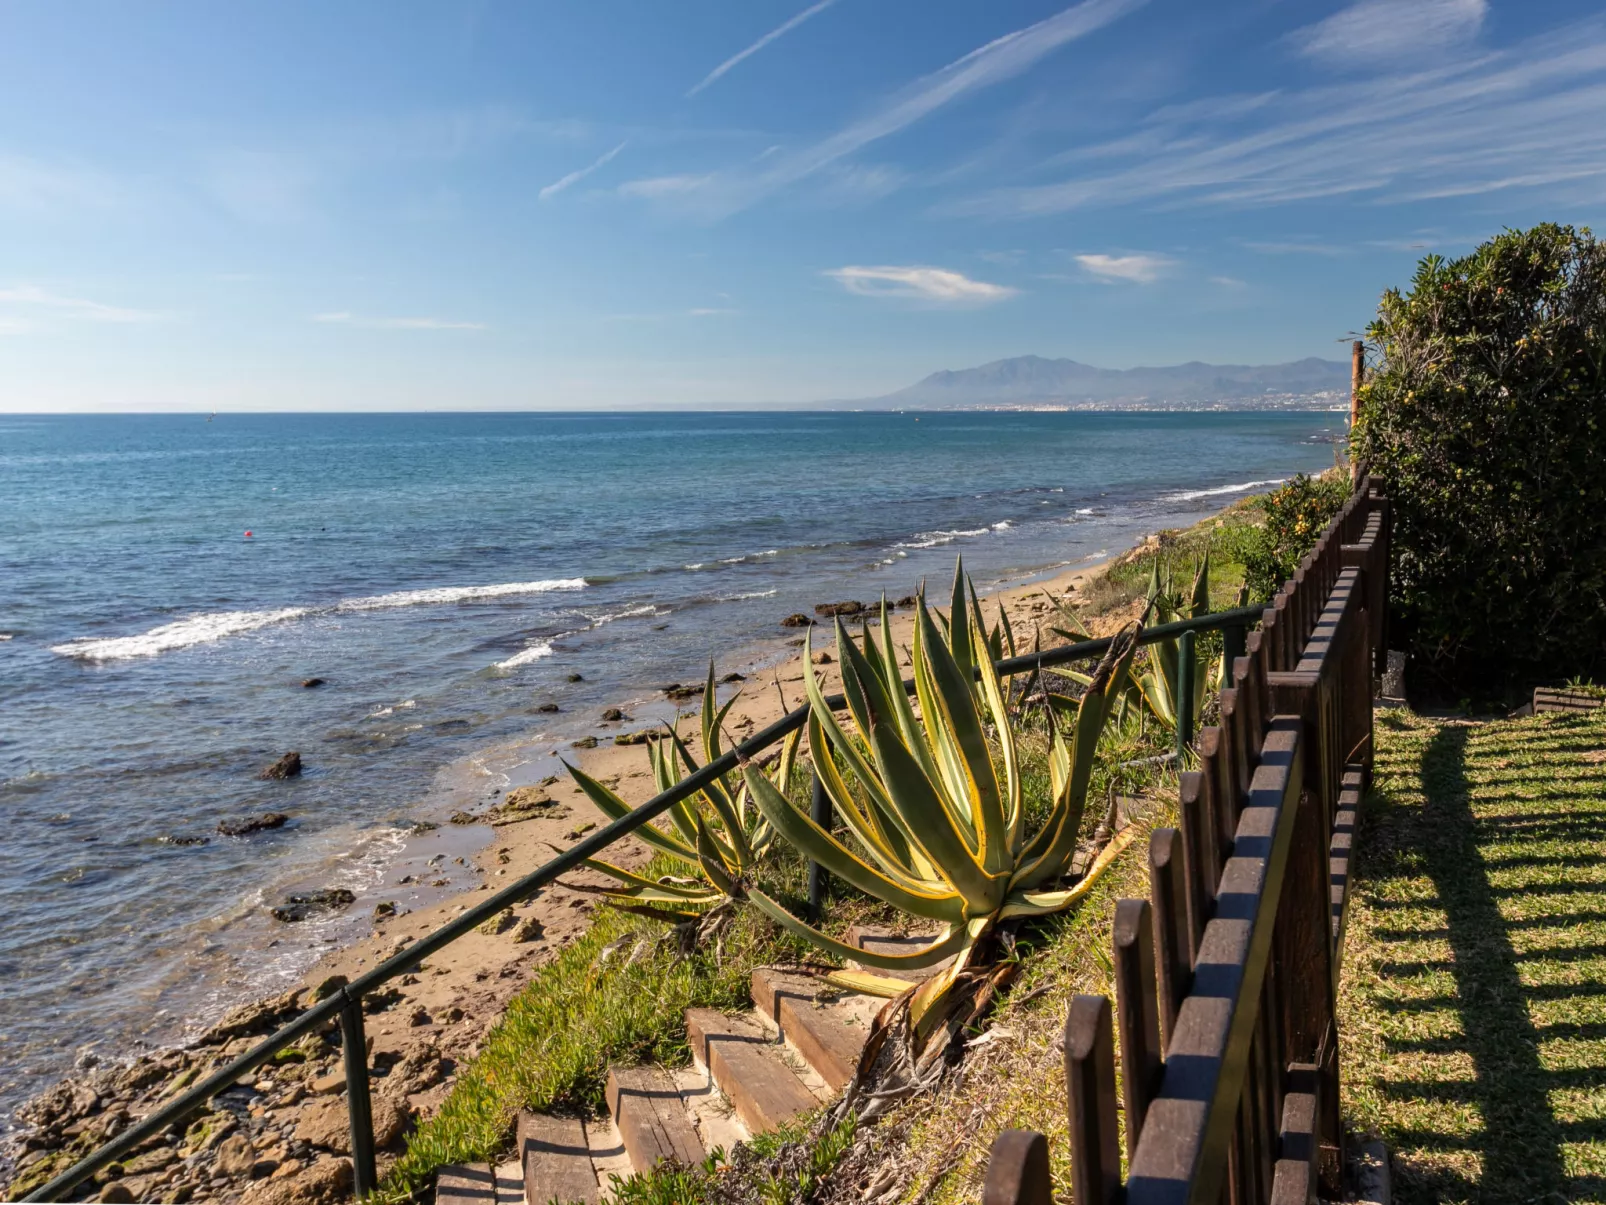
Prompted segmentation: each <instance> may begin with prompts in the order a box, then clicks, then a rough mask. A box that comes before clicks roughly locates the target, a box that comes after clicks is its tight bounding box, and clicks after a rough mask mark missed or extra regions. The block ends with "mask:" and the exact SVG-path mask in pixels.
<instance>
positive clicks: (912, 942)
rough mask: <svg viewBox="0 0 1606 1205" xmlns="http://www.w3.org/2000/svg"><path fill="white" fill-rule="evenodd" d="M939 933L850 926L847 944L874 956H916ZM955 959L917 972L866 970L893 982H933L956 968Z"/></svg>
mask: <svg viewBox="0 0 1606 1205" xmlns="http://www.w3.org/2000/svg"><path fill="white" fill-rule="evenodd" d="M940 936H941V934H940V933H892V932H890V931H888V930H886V929H878V928H873V927H871V926H868V925H850V926H849V927H848V934H847V937H848V945H850V946H857V947H858V948H859V949H861V950H869V951H870V952H871V953H874V954H913V953H914V952H915V951H916V950H919V949H921V948H923V947H925V946H929V945H930V944H931V943H932V942H933V941H935V940H936V939H937V938H938V937H940ZM953 962H954V956H953V955H952V954H950V955H949V956H948V957H947V958H944V959H943V960H942V961H941V962H939V963H936V964H935V965H933V966H929V967H921V968H919V969H918V970H908V971H884V970H882V969H881V968H880V967H865V968H864V969H865V970H867V971H871V972H873V973H874V974H877V975H890V976H891V977H892V978H894V979H909V980H914V981H924V980H927V979H930V978H931V977H932V976H933V975H935V974H936V973H937V972H938V971H946V970H947V969H948V968H949V967H950V966H952V965H953Z"/></svg>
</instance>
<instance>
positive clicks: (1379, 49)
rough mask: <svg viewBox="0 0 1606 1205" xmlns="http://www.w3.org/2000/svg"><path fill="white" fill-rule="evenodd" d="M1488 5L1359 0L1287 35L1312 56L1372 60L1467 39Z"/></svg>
mask: <svg viewBox="0 0 1606 1205" xmlns="http://www.w3.org/2000/svg"><path fill="white" fill-rule="evenodd" d="M1488 11H1489V3H1488V0H1359V3H1356V4H1352V5H1350V7H1348V8H1346V9H1342V10H1340V11H1339V12H1336V13H1334V14H1333V15H1332V16H1331V17H1328V18H1327V19H1326V20H1324V21H1318V22H1317V23H1316V24H1314V25H1307V26H1306V27H1305V28H1304V29H1301V30H1297V31H1296V32H1295V33H1294V34H1293V35H1292V41H1293V43H1294V45H1296V46H1297V47H1299V50H1300V52H1301V53H1302V54H1305V55H1307V56H1309V57H1310V58H1313V59H1320V60H1323V61H1325V62H1329V63H1338V64H1345V65H1349V64H1355V65H1360V66H1372V65H1376V64H1377V63H1378V62H1379V61H1380V60H1383V59H1393V58H1398V57H1401V56H1404V55H1412V56H1419V55H1421V54H1422V53H1424V52H1425V51H1431V50H1438V49H1442V48H1444V47H1447V46H1459V45H1461V44H1463V43H1465V42H1467V41H1470V40H1471V39H1472V38H1473V37H1475V36H1476V35H1477V32H1478V30H1479V29H1480V28H1481V27H1482V25H1483V18H1484V17H1485V16H1486V15H1487V13H1488Z"/></svg>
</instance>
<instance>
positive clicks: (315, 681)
mask: <svg viewBox="0 0 1606 1205" xmlns="http://www.w3.org/2000/svg"><path fill="white" fill-rule="evenodd" d="M323 683H324V680H323V679H322V678H307V679H305V680H304V681H303V682H302V683H301V685H302V686H304V687H305V688H306V689H308V690H312V689H313V688H314V687H317V686H322V685H323Z"/></svg>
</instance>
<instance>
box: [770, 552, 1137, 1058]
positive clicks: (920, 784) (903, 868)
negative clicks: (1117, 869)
mask: <svg viewBox="0 0 1606 1205" xmlns="http://www.w3.org/2000/svg"><path fill="white" fill-rule="evenodd" d="M917 608H918V609H917V613H916V615H915V617H914V621H915V626H914V639H913V646H912V652H911V661H912V664H913V670H914V674H913V677H914V688H915V696H916V698H917V700H918V703H919V710H918V712H917V711H916V710H915V707H914V706H913V705H912V704H911V703H910V701H909V699H908V696H907V694H906V693H905V692H904V688H903V683H902V680H901V677H900V671H899V668H898V660H897V658H898V654H897V650H896V649H895V648H894V646H893V644H892V641H891V635H890V625H889V624H888V623H887V611H886V608H885V604H884V602H883V609H882V616H883V621H882V632H881V641H880V642H879V643H878V642H877V641H876V639H875V638H874V637H872V636H871V635H870V634H869V632H868V630H866V632H865V634H864V636H863V638H862V640H860V641H859V642H855V641H854V640H853V639H852V638H851V637H850V636H849V635H848V633H847V631H846V629H845V628H844V627H843V626H842V625H841V623H838V624H837V625H836V637H837V649H838V652H839V658H838V659H839V661H840V663H841V665H842V681H843V694H844V697H845V699H846V703H847V711H848V713H849V717H850V718H849V720H848V721H847V722H846V723H844V722H843V721H841V720H839V719H838V718H837V716H836V715H835V714H834V713H833V712H832V709H831V708H830V707H829V706H828V705H827V704H826V701H825V696H824V692H823V691H822V689H821V687H820V684H819V681H818V679H817V677H816V675H815V673H814V669H813V657H812V655H809V656H806V659H805V663H804V674H803V677H804V683H805V690H806V692H807V695H808V699H809V719H808V724H807V732H808V742H809V753H810V756H811V757H812V759H813V761H814V766H815V770H816V772H817V773H818V774H819V776H820V782H821V785H822V786H823V788H824V790H825V792H826V793H827V795H829V796H830V798H831V800H832V801H833V803H834V804H835V805H836V814H837V816H838V817H839V818H840V820H841V822H842V823H843V824H844V825H845V827H846V828H847V830H848V833H849V834H850V836H849V837H848V838H847V840H849V841H851V842H853V843H855V844H856V846H857V848H852V847H850V846H849V845H848V844H845V843H844V841H843V840H839V839H838V838H837V836H836V835H834V834H832V833H830V832H827V831H826V830H825V829H824V828H822V827H821V826H820V825H818V824H816V823H814V821H813V820H812V818H810V817H809V816H808V815H807V814H806V813H805V812H804V810H803V809H802V808H801V807H799V806H797V805H795V804H793V803H792V802H791V801H790V800H789V799H788V798H786V796H785V795H784V794H783V793H782V792H780V791H777V790H776V789H775V788H774V787H773V785H772V784H770V783H769V782H768V781H767V780H766V779H765V778H764V776H763V775H762V774H760V773H758V771H757V768H756V767H754V766H751V765H748V766H746V767H745V772H746V780H747V789H748V793H749V795H750V796H751V798H752V800H753V802H754V803H755V804H756V805H757V807H758V809H759V810H760V811H761V812H762V813H763V814H764V816H765V818H766V819H767V820H768V822H769V824H770V826H771V828H773V829H774V830H775V831H776V832H777V833H778V834H779V835H780V836H781V837H782V838H784V839H785V840H787V841H789V842H791V843H792V844H793V845H795V846H796V847H797V848H798V850H799V852H801V853H802V854H803V855H804V856H805V857H806V858H809V859H811V860H812V861H814V862H817V863H819V864H820V865H821V866H822V867H823V868H824V869H826V870H827V871H828V872H830V873H832V874H835V875H837V876H838V877H840V878H842V879H844V880H845V881H847V882H848V883H850V884H852V885H853V886H855V887H857V888H859V889H860V890H861V891H865V892H867V893H869V894H870V895H873V896H875V897H876V898H878V899H880V900H882V901H884V902H886V903H889V904H891V905H892V906H893V907H896V908H898V909H899V910H900V911H903V912H905V913H908V914H910V915H913V916H924V917H930V918H932V919H936V920H941V921H944V922H946V923H947V925H948V928H947V929H946V931H945V932H944V933H943V934H942V936H941V937H940V938H938V939H936V940H934V941H933V942H932V943H931V944H930V945H928V946H926V947H925V948H924V949H922V950H918V951H915V952H914V953H912V954H898V955H881V954H872V953H870V952H869V951H865V950H858V949H854V948H853V947H850V946H847V945H845V944H844V943H842V942H840V941H837V940H836V939H834V938H831V937H828V936H826V935H825V934H824V933H821V932H820V931H819V930H818V929H816V928H814V927H813V926H812V925H809V924H807V923H806V922H804V921H802V920H800V919H799V918H797V917H796V916H793V915H791V914H790V913H788V912H787V911H786V910H785V909H784V908H782V907H781V906H780V905H779V904H778V903H776V902H775V900H773V899H771V898H770V897H769V896H767V895H765V894H763V893H762V892H760V891H758V890H755V889H749V892H748V898H749V900H750V901H751V902H752V903H753V905H754V906H755V907H757V908H758V909H760V911H762V912H763V913H764V914H765V915H767V916H769V917H770V918H771V919H773V920H774V921H775V922H776V923H777V924H779V925H781V926H782V927H783V928H785V929H787V930H788V931H789V932H792V933H794V934H796V935H798V936H800V937H802V938H804V939H805V940H807V941H809V942H811V943H812V944H813V945H815V946H816V947H818V948H820V949H822V950H825V951H827V952H828V953H831V954H834V955H836V956H838V957H840V958H844V959H850V960H852V961H855V962H858V963H860V964H863V965H865V966H870V967H876V968H879V969H883V970H894V971H895V970H897V969H899V968H900V967H904V968H916V967H923V966H931V965H934V964H935V963H937V962H940V961H941V960H943V959H945V958H947V957H949V956H950V955H952V956H953V958H954V961H953V965H952V966H950V967H948V968H947V969H945V970H944V971H942V972H941V973H940V974H938V975H935V976H933V977H932V978H931V979H930V980H928V981H927V982H926V983H924V984H922V985H921V986H920V987H919V988H918V989H917V990H916V991H915V992H914V993H913V995H912V996H911V1003H910V1007H911V1015H912V1016H913V1017H914V1018H915V1020H916V1022H917V1025H918V1024H919V1023H920V1022H921V1020H922V1018H924V1019H925V1024H926V1025H927V1026H928V1027H929V1026H940V1025H941V1024H943V1022H942V1020H941V1016H940V1015H939V1014H941V1013H942V1010H940V1009H937V1007H936V1006H937V1004H938V1002H939V1001H942V1000H943V999H944V998H945V997H946V994H947V993H948V991H949V989H950V988H951V987H952V986H953V984H954V983H955V982H956V981H957V979H958V977H959V976H960V975H961V974H963V973H964V972H965V971H966V970H967V969H968V968H969V967H970V966H971V963H972V961H973V959H974V958H975V957H976V956H977V952H978V949H979V948H980V947H979V943H982V942H984V941H986V940H987V939H988V937H989V935H990V934H991V932H992V930H993V928H994V926H995V925H996V924H997V923H998V922H999V921H1000V920H1005V919H1010V918H1012V917H1025V916H1038V915H1043V914H1045V913H1047V912H1051V911H1058V910H1061V909H1064V908H1067V907H1070V906H1072V905H1073V904H1074V903H1075V902H1076V901H1077V900H1078V899H1080V898H1083V897H1084V896H1085V895H1086V893H1087V891H1088V890H1089V888H1090V887H1091V885H1092V881H1093V880H1094V879H1095V878H1096V876H1097V875H1098V874H1101V873H1103V871H1104V869H1105V867H1107V866H1108V865H1109V864H1110V862H1111V861H1112V860H1113V859H1114V858H1115V857H1116V856H1117V855H1118V854H1119V852H1120V850H1121V849H1122V848H1124V847H1125V845H1126V843H1127V842H1128V841H1130V840H1131V832H1130V831H1129V832H1128V833H1127V835H1125V836H1122V837H1121V838H1119V839H1118V840H1117V841H1116V842H1114V843H1112V844H1111V846H1110V848H1108V849H1106V850H1105V852H1104V853H1103V854H1101V855H1100V856H1099V858H1098V859H1096V860H1095V862H1094V863H1093V865H1092V866H1091V867H1090V868H1089V871H1088V874H1086V875H1084V876H1083V878H1082V880H1081V881H1079V882H1076V883H1073V884H1070V885H1067V886H1059V884H1061V883H1062V882H1063V881H1064V880H1065V877H1066V875H1067V873H1068V871H1069V867H1070V862H1071V857H1072V855H1073V854H1074V853H1075V852H1076V845H1077V838H1078V835H1079V831H1080V828H1081V822H1082V816H1083V813H1084V812H1085V810H1086V799H1087V792H1088V788H1089V782H1090V780H1091V776H1092V772H1093V764H1094V754H1095V751H1096V748H1097V745H1098V741H1099V737H1100V734H1101V733H1102V732H1103V730H1104V727H1105V724H1106V723H1107V721H1108V719H1109V716H1110V713H1111V711H1112V710H1113V708H1114V705H1115V702H1116V700H1117V699H1118V698H1119V697H1120V696H1121V694H1122V692H1123V691H1124V690H1125V689H1126V685H1127V682H1128V675H1129V672H1130V668H1131V663H1132V657H1133V654H1134V653H1135V651H1136V648H1137V632H1138V630H1139V625H1136V624H1134V625H1132V626H1131V627H1129V628H1127V629H1126V630H1125V631H1123V632H1122V633H1121V634H1120V635H1119V636H1118V637H1117V638H1116V639H1115V640H1114V641H1113V642H1112V646H1111V648H1110V650H1109V653H1108V654H1107V655H1106V657H1105V658H1104V660H1103V661H1102V662H1101V663H1100V665H1099V668H1098V670H1097V671H1096V672H1095V673H1094V674H1093V675H1092V677H1091V679H1090V680H1089V681H1090V684H1089V686H1088V689H1087V691H1086V692H1085V693H1084V695H1083V697H1082V698H1081V699H1080V700H1079V701H1077V702H1075V703H1074V704H1072V705H1071V707H1072V709H1073V710H1074V719H1073V720H1072V721H1071V722H1070V724H1069V726H1068V728H1062V727H1060V726H1056V727H1055V728H1054V729H1053V731H1052V736H1051V756H1050V779H1051V787H1052V794H1053V797H1052V799H1051V800H1049V805H1050V806H1049V808H1048V816H1047V818H1046V820H1045V821H1044V822H1043V823H1042V824H1041V826H1040V827H1039V828H1038V829H1037V831H1035V832H1031V833H1028V832H1026V831H1025V819H1024V817H1025V816H1026V814H1027V809H1026V806H1025V800H1024V798H1023V787H1022V784H1021V778H1020V769H1019V763H1018V758H1017V755H1016V751H1015V731H1014V727H1013V725H1014V723H1015V720H1014V718H1013V717H1012V716H1011V715H1010V712H1009V708H1008V706H1007V701H1008V693H1007V691H1006V690H1005V687H1004V684H1003V682H1002V681H1001V680H1000V678H999V677H998V674H997V672H996V670H995V668H994V666H993V660H994V655H993V654H994V650H995V649H1007V648H1008V647H1009V646H1010V642H1011V641H1012V640H1013V636H1012V634H1010V633H1009V632H1008V623H1007V620H1006V619H1000V621H999V625H998V627H996V628H994V629H992V630H991V631H989V629H988V628H987V626H986V624H985V622H984V620H983V616H982V610H981V606H980V603H979V600H978V599H977V597H976V594H975V590H974V588H972V587H970V585H969V583H968V580H967V579H965V578H964V576H963V567H962V566H961V567H960V571H959V573H958V574H956V581H955V586H954V594H953V604H952V606H951V608H950V609H949V611H948V614H947V615H943V614H942V613H941V612H933V611H932V610H931V608H929V607H928V606H927V604H926V600H925V597H924V593H923V592H922V593H921V594H920V595H919V596H918V603H917ZM805 650H806V652H808V651H809V645H808V644H807V642H806V643H805ZM1051 723H1052V720H1051ZM849 725H851V729H852V730H851V731H850V730H849ZM844 982H845V981H844ZM899 990H907V987H903V988H900V989H899ZM932 1018H936V1019H932Z"/></svg>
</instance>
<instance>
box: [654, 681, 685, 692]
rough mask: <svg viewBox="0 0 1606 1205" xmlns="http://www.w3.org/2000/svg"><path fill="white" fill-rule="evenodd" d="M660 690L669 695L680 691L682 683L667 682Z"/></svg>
mask: <svg viewBox="0 0 1606 1205" xmlns="http://www.w3.org/2000/svg"><path fill="white" fill-rule="evenodd" d="M658 689H659V690H661V691H663V692H664V693H665V694H666V695H667V694H668V693H669V692H670V691H672V690H679V689H680V683H679V682H666V683H664V684H663V685H662V686H660V687H659V688H658Z"/></svg>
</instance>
